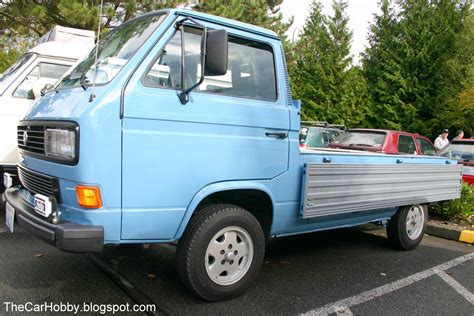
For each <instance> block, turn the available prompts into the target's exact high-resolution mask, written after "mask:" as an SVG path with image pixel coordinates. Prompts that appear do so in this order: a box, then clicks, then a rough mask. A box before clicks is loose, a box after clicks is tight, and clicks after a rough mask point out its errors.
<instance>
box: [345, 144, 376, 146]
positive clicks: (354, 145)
mask: <svg viewBox="0 0 474 316" xmlns="http://www.w3.org/2000/svg"><path fill="white" fill-rule="evenodd" d="M347 146H350V147H352V146H365V147H374V146H373V145H369V144H349V145H347Z"/></svg>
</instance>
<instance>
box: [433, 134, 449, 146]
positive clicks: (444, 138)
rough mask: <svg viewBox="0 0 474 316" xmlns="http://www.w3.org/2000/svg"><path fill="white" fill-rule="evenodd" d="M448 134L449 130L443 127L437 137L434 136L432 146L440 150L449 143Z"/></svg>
mask: <svg viewBox="0 0 474 316" xmlns="http://www.w3.org/2000/svg"><path fill="white" fill-rule="evenodd" d="M448 135H449V130H448V129H446V128H445V129H443V131H442V132H441V134H440V135H439V136H438V137H436V139H435V141H434V146H435V148H436V150H437V151H440V150H441V149H443V148H444V147H446V146H448V145H449V140H448Z"/></svg>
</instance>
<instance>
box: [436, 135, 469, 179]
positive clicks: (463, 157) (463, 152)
mask: <svg viewBox="0 0 474 316" xmlns="http://www.w3.org/2000/svg"><path fill="white" fill-rule="evenodd" d="M439 155H440V156H443V157H448V158H452V159H456V160H457V161H458V163H460V164H463V165H464V167H463V170H462V179H463V180H464V182H467V183H469V184H471V185H474V139H459V140H453V141H452V142H451V144H449V145H448V146H447V147H446V148H444V149H443V150H442V151H441V152H440V153H439Z"/></svg>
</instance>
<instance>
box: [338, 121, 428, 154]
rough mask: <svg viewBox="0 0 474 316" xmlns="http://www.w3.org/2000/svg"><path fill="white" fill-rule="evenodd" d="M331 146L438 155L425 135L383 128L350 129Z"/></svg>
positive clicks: (393, 152) (386, 152) (394, 152)
mask: <svg viewBox="0 0 474 316" xmlns="http://www.w3.org/2000/svg"><path fill="white" fill-rule="evenodd" d="M329 147H331V148H343V149H353V150H364V151H371V152H380V153H385V154H409V155H426V156H434V155H436V149H435V148H434V146H433V143H432V142H431V140H429V139H428V138H427V137H425V136H421V135H418V134H414V133H408V132H401V131H391V130H383V129H363V128H355V129H350V130H348V131H347V132H346V133H344V134H343V135H341V136H340V137H338V138H337V139H335V140H334V141H333V142H332V143H331V144H330V145H329Z"/></svg>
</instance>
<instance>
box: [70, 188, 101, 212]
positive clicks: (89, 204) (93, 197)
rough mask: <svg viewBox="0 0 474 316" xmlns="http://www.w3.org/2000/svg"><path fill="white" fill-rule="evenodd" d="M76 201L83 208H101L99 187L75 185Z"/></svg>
mask: <svg viewBox="0 0 474 316" xmlns="http://www.w3.org/2000/svg"><path fill="white" fill-rule="evenodd" d="M76 193H77V201H78V203H79V205H80V206H82V207H85V208H101V207H102V199H101V197H100V188H99V187H94V186H84V185H78V186H76Z"/></svg>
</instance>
